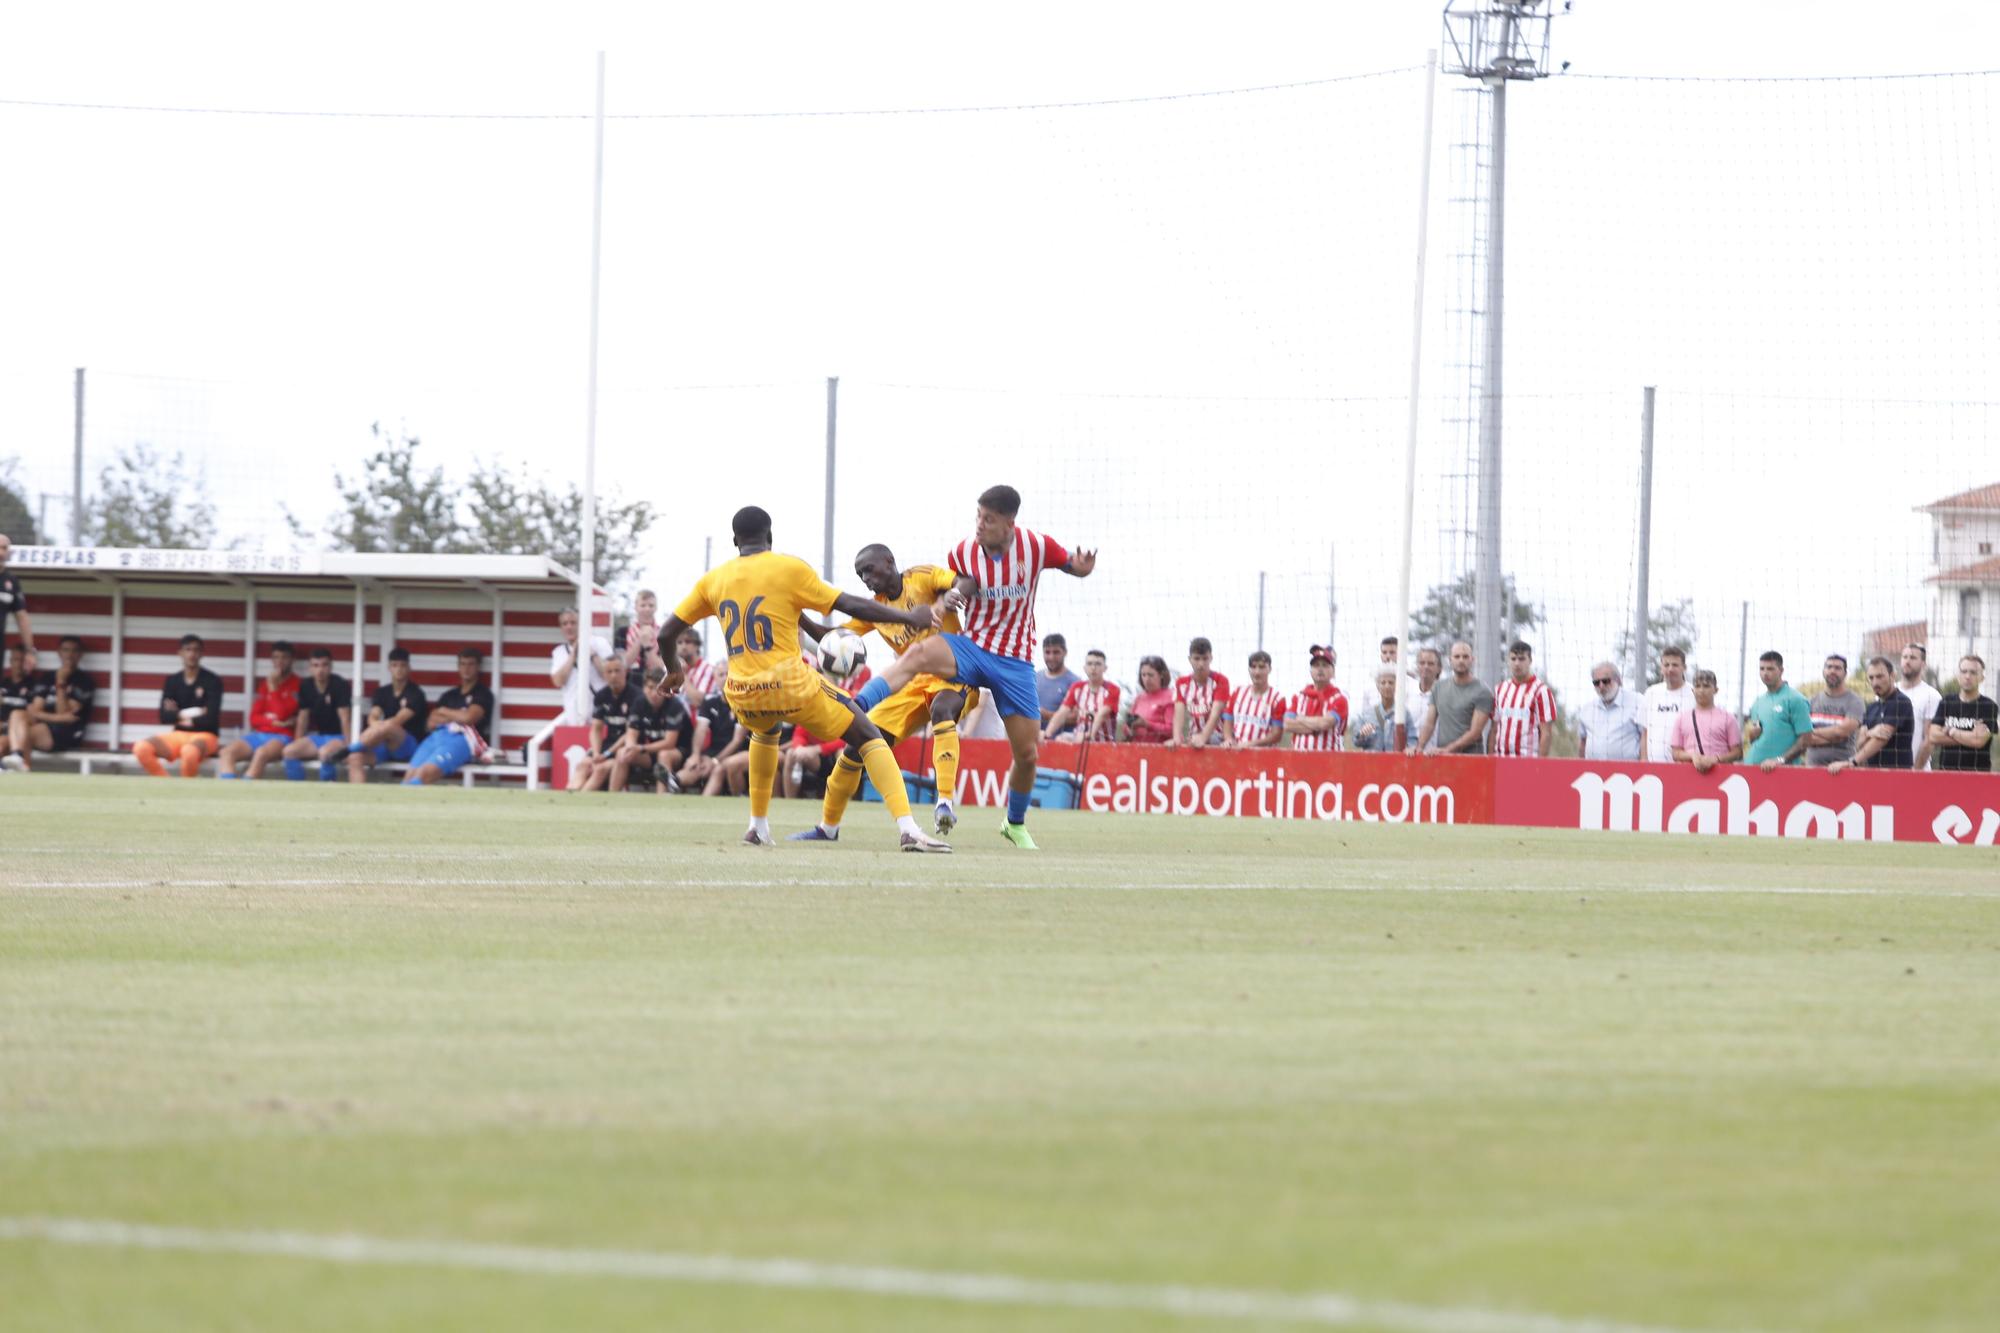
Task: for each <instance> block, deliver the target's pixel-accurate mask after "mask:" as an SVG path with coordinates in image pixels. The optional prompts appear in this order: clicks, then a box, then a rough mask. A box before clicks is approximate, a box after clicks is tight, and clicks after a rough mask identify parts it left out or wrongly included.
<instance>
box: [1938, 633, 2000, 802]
mask: <svg viewBox="0 0 2000 1333" xmlns="http://www.w3.org/2000/svg"><path fill="white" fill-rule="evenodd" d="M1985 679H1986V659H1984V658H1982V657H1975V656H1974V655H1973V654H1971V653H1967V654H1966V655H1965V656H1964V657H1961V658H1959V659H1958V693H1956V694H1947V695H1946V696H1945V697H1944V698H1943V699H1942V700H1940V701H1939V702H1938V706H1937V712H1936V714H1935V715H1934V720H1933V721H1932V723H1931V728H1930V738H1931V764H1932V766H1933V767H1935V768H1936V769H1937V771H1938V772H1940V773H1991V772H1992V771H1993V737H1994V734H1995V733H1996V732H2000V705H1996V704H1995V703H1994V702H1993V700H1991V699H1989V698H1987V697H1986V696H1985V695H1983V694H1981V693H1980V692H1979V686H1980V683H1981V682H1982V681H1984V680H1985Z"/></svg>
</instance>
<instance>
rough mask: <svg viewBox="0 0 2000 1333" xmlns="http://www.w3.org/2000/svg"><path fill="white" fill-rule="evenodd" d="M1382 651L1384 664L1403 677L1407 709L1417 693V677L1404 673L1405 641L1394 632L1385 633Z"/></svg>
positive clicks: (1404, 702)
mask: <svg viewBox="0 0 2000 1333" xmlns="http://www.w3.org/2000/svg"><path fill="white" fill-rule="evenodd" d="M1381 652H1382V665H1383V666H1385V667H1390V668H1393V669H1394V670H1395V672H1396V674H1397V675H1399V676H1402V677H1403V686H1402V689H1403V704H1404V708H1405V709H1406V710H1407V709H1408V706H1409V702H1410V699H1411V696H1413V695H1415V694H1416V693H1417V678H1416V677H1415V676H1408V675H1403V641H1402V640H1401V639H1399V638H1397V637H1396V636H1395V635H1393V634H1390V635H1385V636H1384V637H1383V639H1382V644H1381ZM1371 707H1372V705H1371Z"/></svg>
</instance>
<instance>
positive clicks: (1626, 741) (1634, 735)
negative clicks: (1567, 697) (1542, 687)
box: [1576, 662, 1646, 763]
mask: <svg viewBox="0 0 2000 1333" xmlns="http://www.w3.org/2000/svg"><path fill="white" fill-rule="evenodd" d="M1590 688H1591V689H1592V690H1594V691H1596V693H1595V695H1594V696H1593V697H1592V698H1590V699H1589V700H1587V701H1586V702H1585V703H1584V704H1583V706H1582V707H1581V708H1579V709H1578V710H1577V714H1576V731H1577V751H1576V752H1577V754H1578V755H1579V756H1581V757H1582V758H1584V759H1609V760H1617V761H1623V762H1626V763H1636V762H1638V760H1639V757H1640V756H1641V755H1643V754H1644V753H1645V750H1644V749H1643V748H1642V746H1643V743H1644V741H1645V739H1646V728H1645V726H1644V725H1643V723H1642V722H1641V721H1640V718H1641V712H1640V707H1639V696H1638V695H1636V694H1634V693H1632V691H1630V690H1628V689H1626V688H1625V678H1624V677H1623V676H1620V675H1619V674H1618V668H1617V667H1615V666H1613V665H1612V664H1611V663H1609V662H1599V663H1598V664H1597V665H1596V666H1594V667H1592V668H1591V669H1590Z"/></svg>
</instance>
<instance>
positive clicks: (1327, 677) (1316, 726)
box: [1285, 644, 1347, 750]
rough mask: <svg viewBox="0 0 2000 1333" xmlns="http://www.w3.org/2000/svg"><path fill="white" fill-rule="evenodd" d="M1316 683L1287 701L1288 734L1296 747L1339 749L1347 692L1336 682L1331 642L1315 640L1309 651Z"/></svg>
mask: <svg viewBox="0 0 2000 1333" xmlns="http://www.w3.org/2000/svg"><path fill="white" fill-rule="evenodd" d="M1306 662H1307V664H1308V666H1309V668H1310V669H1311V671H1312V684H1310V685H1308V686H1306V687H1305V688H1304V689H1302V690H1300V691H1299V692H1298V693H1297V694H1295V695H1293V696H1292V697H1291V698H1290V699H1289V700H1288V701H1287V702H1286V704H1285V734H1286V735H1287V736H1290V737H1291V738H1292V748H1293V749H1294V750H1338V749H1339V748H1340V737H1341V734H1342V733H1343V732H1345V731H1346V730H1347V696H1346V695H1345V694H1343V693H1342V692H1341V689H1340V687H1339V686H1338V685H1335V684H1334V683H1333V666H1334V653H1333V649H1332V647H1331V646H1324V647H1323V646H1321V645H1320V644H1314V645H1313V646H1312V647H1311V648H1310V649H1308V650H1307V653H1306Z"/></svg>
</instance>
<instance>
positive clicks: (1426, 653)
mask: <svg viewBox="0 0 2000 1333" xmlns="http://www.w3.org/2000/svg"><path fill="white" fill-rule="evenodd" d="M1442 675H1444V657H1443V655H1442V654H1441V653H1439V652H1438V650H1437V649H1435V648H1419V649H1417V677H1416V690H1415V692H1414V693H1413V694H1412V695H1411V696H1410V697H1409V698H1408V699H1406V700H1405V701H1404V710H1403V711H1405V712H1406V713H1408V714H1409V715H1410V751H1411V753H1413V754H1414V753H1415V752H1416V748H1417V729H1418V728H1419V727H1421V726H1422V725H1423V720H1424V719H1425V718H1426V717H1428V716H1430V711H1431V691H1432V690H1434V689H1436V688H1437V683H1438V678H1439V677H1440V676H1442Z"/></svg>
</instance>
